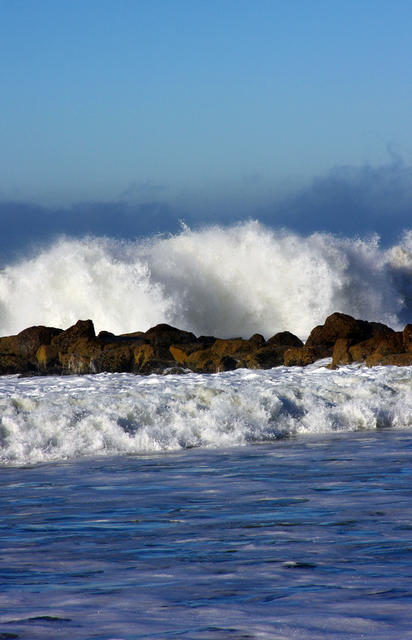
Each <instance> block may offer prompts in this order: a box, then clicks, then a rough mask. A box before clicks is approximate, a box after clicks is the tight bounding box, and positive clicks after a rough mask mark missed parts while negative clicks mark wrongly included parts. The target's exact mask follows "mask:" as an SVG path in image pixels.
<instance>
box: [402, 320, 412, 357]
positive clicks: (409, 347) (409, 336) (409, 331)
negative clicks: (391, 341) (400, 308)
mask: <svg viewBox="0 0 412 640" xmlns="http://www.w3.org/2000/svg"><path fill="white" fill-rule="evenodd" d="M403 348H404V350H405V351H407V352H408V353H412V324H407V325H406V327H405V328H404V330H403Z"/></svg>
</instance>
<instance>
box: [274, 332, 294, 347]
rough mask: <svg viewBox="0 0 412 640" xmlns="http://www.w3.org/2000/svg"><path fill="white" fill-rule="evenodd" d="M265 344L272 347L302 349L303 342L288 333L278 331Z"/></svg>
mask: <svg viewBox="0 0 412 640" xmlns="http://www.w3.org/2000/svg"><path fill="white" fill-rule="evenodd" d="M266 344H268V345H269V344H270V345H272V346H274V347H303V342H302V340H300V338H298V337H297V336H295V335H294V334H293V333H290V331H280V332H279V333H275V335H274V336H272V337H271V338H269V340H268V341H267V342H266Z"/></svg>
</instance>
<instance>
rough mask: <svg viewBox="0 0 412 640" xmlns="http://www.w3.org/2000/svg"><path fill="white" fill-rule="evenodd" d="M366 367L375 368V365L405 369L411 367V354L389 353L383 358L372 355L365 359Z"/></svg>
mask: <svg viewBox="0 0 412 640" xmlns="http://www.w3.org/2000/svg"><path fill="white" fill-rule="evenodd" d="M366 365H367V366H368V367H375V366H377V365H386V366H387V365H393V366H396V367H407V366H410V365H412V353H411V352H408V353H390V354H387V355H384V356H383V355H381V354H380V353H374V354H372V355H371V356H369V357H368V358H367V359H366Z"/></svg>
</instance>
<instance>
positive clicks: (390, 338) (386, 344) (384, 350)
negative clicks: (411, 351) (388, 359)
mask: <svg viewBox="0 0 412 640" xmlns="http://www.w3.org/2000/svg"><path fill="white" fill-rule="evenodd" d="M403 351H404V347H403V334H402V332H401V331H394V332H393V333H391V334H390V335H387V336H385V337H384V338H381V339H380V340H379V343H378V345H377V347H376V353H378V354H380V355H382V356H386V355H388V354H390V353H403Z"/></svg>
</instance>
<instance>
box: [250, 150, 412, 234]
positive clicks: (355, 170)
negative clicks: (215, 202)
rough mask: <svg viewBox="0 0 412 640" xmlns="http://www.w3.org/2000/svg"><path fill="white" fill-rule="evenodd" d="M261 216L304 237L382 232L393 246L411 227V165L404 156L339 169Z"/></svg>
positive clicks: (279, 202) (313, 182)
mask: <svg viewBox="0 0 412 640" xmlns="http://www.w3.org/2000/svg"><path fill="white" fill-rule="evenodd" d="M259 217H260V219H261V220H262V221H263V222H265V223H266V224H269V225H271V226H277V225H282V226H287V227H290V228H293V229H296V230H298V231H300V232H301V233H311V232H313V231H328V232H333V233H338V234H342V235H349V236H352V235H366V234H371V233H378V234H379V235H380V236H381V237H382V239H383V241H384V242H385V243H390V242H393V241H396V239H397V238H398V237H399V235H400V234H401V233H402V231H403V230H404V229H405V228H411V227H412V167H410V166H408V165H406V164H404V163H403V162H402V161H401V160H400V159H399V158H393V160H392V162H391V163H390V164H386V165H383V166H379V167H371V166H369V165H365V166H363V167H350V166H343V167H335V168H333V169H331V170H330V171H329V172H328V173H327V174H326V175H325V176H321V177H318V178H316V179H314V180H313V181H312V183H311V184H310V185H309V186H307V187H305V188H303V189H300V190H299V191H297V192H295V193H293V194H291V195H289V196H288V197H287V198H284V199H282V200H280V201H277V202H274V203H273V204H272V205H271V206H270V207H266V208H265V209H264V210H262V211H260V212H259Z"/></svg>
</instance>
